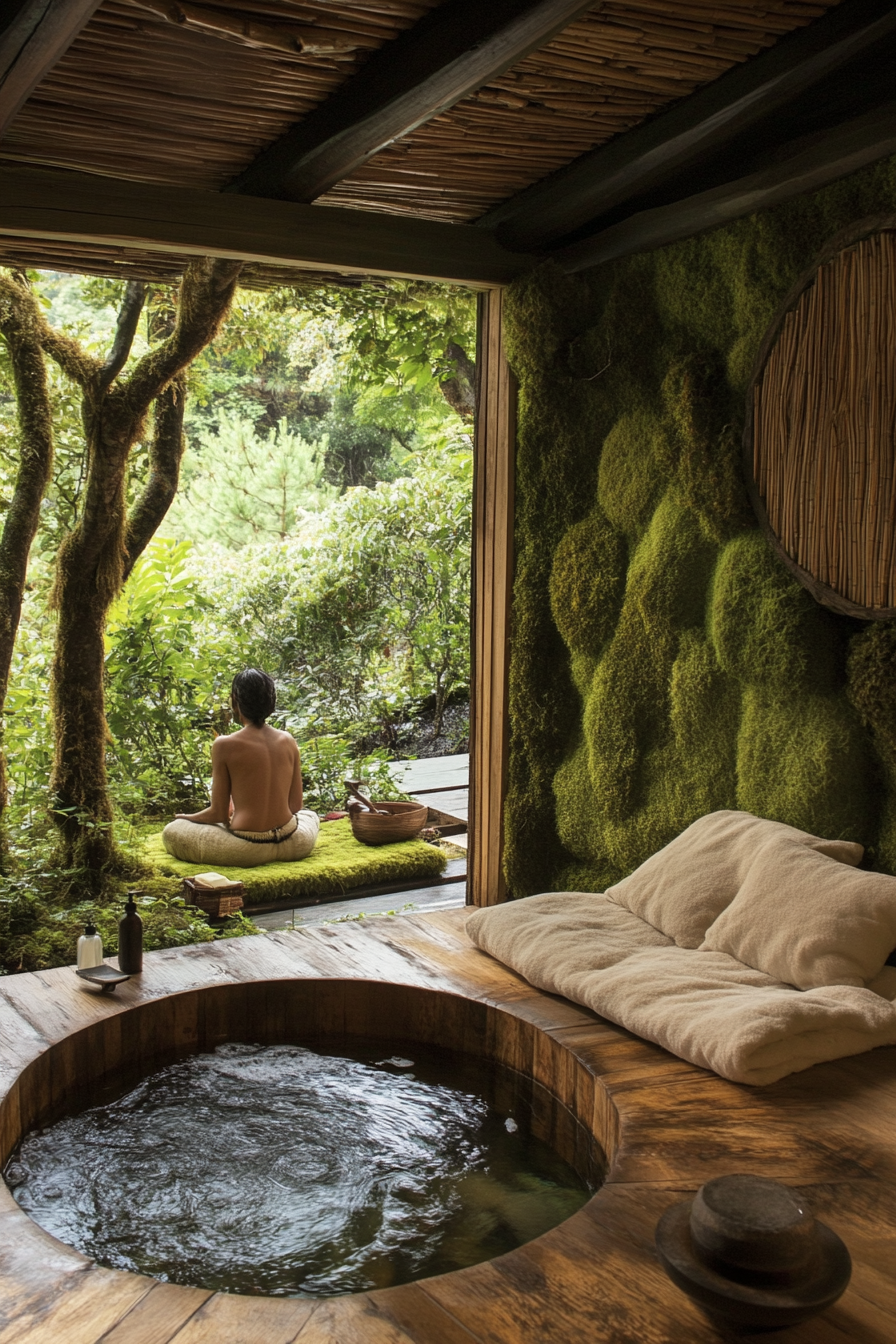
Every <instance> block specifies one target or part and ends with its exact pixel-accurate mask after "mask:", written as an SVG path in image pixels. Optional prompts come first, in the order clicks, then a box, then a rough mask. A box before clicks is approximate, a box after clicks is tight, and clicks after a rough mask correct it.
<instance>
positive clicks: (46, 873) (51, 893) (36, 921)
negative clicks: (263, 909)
mask: <svg viewBox="0 0 896 1344" xmlns="http://www.w3.org/2000/svg"><path fill="white" fill-rule="evenodd" d="M133 868H134V871H133V873H132V875H131V881H130V885H131V886H133V887H137V888H139V890H140V891H141V893H142V895H141V896H140V897H139V898H138V904H139V912H140V917H141V919H142V920H143V946H144V948H145V950H146V951H147V952H153V951H155V950H157V949H158V948H163V947H185V946H187V945H189V944H191V943H209V942H212V941H213V940H214V939H215V938H219V937H223V938H233V937H237V938H238V937H244V936H245V935H246V934H253V933H257V932H258V930H257V929H256V927H255V925H254V924H252V923H251V922H250V921H249V920H248V919H244V918H242V917H236V918H234V919H230V920H228V921H227V923H226V924H225V925H223V926H222V928H221V929H220V930H213V929H212V928H210V926H209V924H208V921H207V920H206V918H205V915H204V914H202V912H201V911H199V910H197V909H195V907H193V906H188V905H186V904H185V903H184V900H183V897H182V896H181V894H180V890H181V883H180V882H179V881H177V880H175V879H173V878H165V877H160V876H159V875H158V874H152V873H151V872H150V870H148V869H147V868H145V866H143V865H140V864H139V863H135V864H133ZM127 890H128V883H126V882H124V881H122V880H116V879H114V878H111V877H106V879H105V880H104V882H103V884H102V886H101V888H100V889H99V890H98V891H90V888H89V884H88V882H87V875H86V874H85V872H84V871H83V870H82V869H74V868H73V869H64V868H56V867H54V866H53V864H52V862H51V861H50V860H48V858H47V849H46V846H45V845H34V844H32V845H30V846H28V847H27V848H25V849H23V850H19V852H18V853H17V854H16V855H15V856H14V858H13V861H12V863H11V865H10V867H9V868H8V870H7V871H6V872H5V873H4V874H3V875H2V876H0V975H2V974H9V973H11V972H15V971H42V970H45V969H47V968H49V967H52V966H71V965H73V964H74V962H75V955H76V945H77V941H78V938H79V937H80V935H81V934H82V933H83V932H84V925H85V924H87V923H92V924H94V925H95V926H96V928H97V931H98V932H99V934H100V936H101V938H102V940H103V947H104V949H105V952H106V955H107V956H109V955H113V956H114V954H115V952H116V951H117V947H118V920H119V919H120V918H121V916H122V914H123V909H124V897H125V892H126V891H127ZM88 892H89V894H88Z"/></svg>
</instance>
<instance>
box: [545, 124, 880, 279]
mask: <svg viewBox="0 0 896 1344" xmlns="http://www.w3.org/2000/svg"><path fill="white" fill-rule="evenodd" d="M809 139H810V141H811V143H809V144H808V145H807V143H806V141H805V140H801V141H799V142H797V143H796V144H791V145H785V146H784V147H783V148H782V149H781V150H780V151H779V153H778V158H777V162H775V163H774V164H773V165H772V166H770V167H768V168H765V169H763V170H762V171H761V172H757V173H752V174H751V175H750V176H749V177H743V178H739V179H738V180H737V181H735V182H728V183H726V184H725V185H724V186H721V187H716V188H714V189H713V190H712V191H704V192H700V193H699V194H698V195H696V196H689V197H687V198H686V199H685V200H682V201H675V202H674V203H673V204H671V205H663V206H659V207H658V208H657V209H655V210H644V211H642V212H641V213H640V214H635V215H630V216H629V218H628V219H625V220H622V221H621V222H620V223H618V224H614V225H613V226H612V227H611V228H609V229H605V230H603V232H601V233H597V234H595V235H594V236H593V237H591V238H584V239H582V240H581V241H579V242H577V243H573V244H571V245H570V246H568V247H564V248H560V249H558V250H557V251H555V252H553V253H552V254H551V255H552V257H553V258H554V259H555V260H556V261H557V262H558V264H559V265H560V266H561V267H562V268H563V270H565V271H568V272H571V271H582V270H585V269H586V268H587V267H589V266H597V265H599V264H601V263H602V262H606V261H614V260H616V259H617V258H618V257H625V256H629V255H631V254H632V253H633V252H646V251H649V250H650V249H651V248H655V247H664V246H666V244H668V243H675V242H678V241H679V240H680V239H682V238H690V237H691V236H692V235H693V234H695V233H702V232H704V231H705V230H706V229H714V228H717V227H718V226H719V225H720V224H727V223H728V222H729V221H730V220H732V219H739V218H741V217H742V216H744V215H751V214H753V213H754V211H756V210H766V209H768V208H769V207H770V206H773V205H780V204H781V203H782V202H783V201H789V200H792V199H793V198H794V197H795V196H802V195H804V194H805V193H806V192H809V191H816V190H817V189H818V188H819V187H824V186H827V184H828V183H829V182H834V181H836V180H837V178H840V177H846V176H847V175H848V174H849V173H854V172H857V171H858V169H860V168H865V167H866V166H867V165H868V164H869V163H874V162H875V161H876V160H877V159H882V158H885V157H887V156H888V155H890V154H896V102H894V103H888V104H887V105H886V106H885V107H882V108H879V109H878V110H877V111H876V112H871V113H869V114H868V115H867V116H864V117H858V118H856V119H855V120H854V121H850V122H847V123H846V124H845V125H844V126H840V127H838V128H837V129H836V130H833V131H829V132H826V133H825V134H823V135H820V136H812V137H810V138H809Z"/></svg>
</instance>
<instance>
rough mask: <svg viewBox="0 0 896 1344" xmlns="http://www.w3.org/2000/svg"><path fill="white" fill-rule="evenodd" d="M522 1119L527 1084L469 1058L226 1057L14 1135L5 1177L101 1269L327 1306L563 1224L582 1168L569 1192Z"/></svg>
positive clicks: (376, 1050) (238, 1050)
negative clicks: (329, 1300) (329, 1299)
mask: <svg viewBox="0 0 896 1344" xmlns="http://www.w3.org/2000/svg"><path fill="white" fill-rule="evenodd" d="M540 1106H541V1111H542V1113H543V1112H544V1109H545V1108H544V1097H543V1096H542V1098H541V1102H540ZM532 1114H533V1093H532V1086H531V1083H528V1082H527V1081H526V1080H523V1079H521V1078H520V1077H519V1075H516V1074H512V1073H510V1071H509V1070H503V1069H500V1068H497V1067H496V1066H495V1065H494V1064H487V1065H486V1064H483V1063H481V1062H480V1061H477V1060H474V1059H472V1058H470V1057H467V1056H461V1057H458V1056H453V1055H450V1054H449V1053H448V1052H442V1051H437V1050H433V1049H424V1048H423V1047H420V1046H416V1045H415V1046H408V1047H406V1049H405V1051H404V1053H401V1054H396V1053H389V1054H385V1053H384V1052H383V1047H382V1044H380V1045H379V1046H377V1045H375V1044H372V1045H370V1046H369V1047H367V1046H363V1045H360V1044H359V1043H357V1042H354V1043H352V1044H351V1045H350V1046H346V1045H344V1044H343V1045H342V1046H340V1047H339V1050H338V1051H336V1052H333V1048H332V1047H329V1048H328V1049H327V1051H326V1052H323V1051H321V1050H317V1049H314V1050H313V1049H310V1048H306V1047H303V1046H296V1045H279V1046H264V1047H262V1046H255V1045H242V1044H232V1045H223V1046H220V1047H219V1048H218V1049H217V1050H215V1051H214V1052H213V1053H210V1054H204V1055H196V1056H191V1057H189V1058H187V1059H182V1060H180V1061H179V1062H177V1063H174V1064H171V1065H169V1066H168V1067H166V1068H163V1069H161V1070H159V1071H158V1072H157V1073H155V1074H153V1075H152V1076H150V1077H148V1078H145V1079H143V1080H142V1081H140V1082H139V1083H138V1084H137V1086H136V1087H133V1086H132V1087H131V1088H130V1090H128V1091H127V1092H124V1093H123V1094H122V1095H117V1096H114V1097H113V1098H112V1099H111V1100H106V1101H104V1103H103V1104H101V1105H97V1106H94V1107H92V1108H91V1109H89V1110H85V1111H83V1112H81V1113H80V1114H78V1115H74V1116H69V1117H66V1118H64V1119H62V1120H60V1121H58V1122H57V1123H55V1124H53V1125H51V1126H49V1127H48V1128H47V1129H45V1130H43V1131H39V1132H34V1133H31V1134H29V1135H27V1136H26V1138H25V1139H24V1140H23V1142H22V1144H21V1145H20V1147H19V1149H18V1151H17V1152H16V1153H15V1154H14V1155H13V1157H12V1158H11V1159H10V1161H9V1163H8V1164H7V1168H6V1171H5V1176H6V1180H7V1182H8V1184H9V1185H10V1187H11V1188H12V1190H13V1193H14V1195H15V1198H16V1199H17V1200H18V1202H19V1204H20V1205H21V1206H22V1208H23V1209H25V1210H27V1212H28V1213H29V1214H30V1215H31V1216H32V1217H33V1218H34V1219H35V1220H36V1221H37V1222H38V1223H40V1225H41V1226H42V1227H44V1228H46V1230H47V1231H48V1232H52V1233H53V1234H54V1235H55V1236H57V1237H59V1238H60V1240H62V1241H64V1242H66V1243H68V1244H69V1245H71V1246H75V1247H77V1248H78V1249H79V1250H81V1251H82V1252H83V1253H84V1254H85V1255H88V1256H90V1257H91V1258H93V1259H94V1260H97V1261H98V1262H99V1263H100V1264H103V1265H108V1266H110V1267H114V1268H118V1269H126V1270H133V1271H137V1272H140V1273H144V1274H151V1275H154V1276H155V1277H156V1278H159V1279H162V1280H165V1281H170V1282H174V1283H181V1284H197V1285H202V1286H203V1287H208V1288H213V1289H219V1290H224V1291H230V1292H240V1293H264V1294H281V1295H290V1296H302V1297H306V1296H311V1297H322V1296H328V1295H331V1294H337V1293H348V1292H361V1291H364V1290H367V1289H371V1288H382V1287H387V1286H389V1285H392V1284H398V1283H406V1282H408V1281H410V1280H412V1279H418V1278H423V1277H426V1276H428V1275H431V1274H439V1273H445V1272H448V1271H450V1270H455V1269H460V1268H463V1267H464V1266H467V1265H471V1264H476V1263H478V1262H480V1261H482V1260H486V1259H489V1258H491V1257H493V1256H495V1255H500V1254H502V1253H504V1252H505V1251H509V1250H512V1249H513V1248H514V1247H516V1246H518V1245H520V1244H521V1243H522V1242H525V1241H528V1240H530V1239H531V1238H533V1237H536V1236H539V1235H540V1234H542V1233H543V1232H545V1231H547V1230H548V1229H549V1228H551V1227H553V1226H554V1225H556V1224H557V1223H558V1222H561V1221H562V1220H563V1219H565V1218H567V1217H568V1216H570V1215H571V1214H572V1213H574V1212H575V1211H576V1210H577V1209H578V1208H579V1207H580V1206H581V1205H582V1204H583V1203H584V1202H585V1200H586V1199H588V1197H589V1194H590V1192H591V1190H592V1189H593V1186H594V1172H595V1171H596V1170H597V1164H596V1161H590V1165H589V1171H588V1174H587V1175H578V1174H577V1173H576V1171H574V1170H573V1169H572V1167H571V1166H569V1165H568V1164H567V1163H566V1162H565V1161H564V1160H563V1159H562V1158H561V1157H559V1156H558V1154H557V1153H556V1152H555V1151H554V1150H553V1149H552V1148H551V1147H549V1146H548V1145H547V1144H546V1143H544V1142H542V1141H541V1140H540V1139H538V1138H536V1137H535V1136H534V1134H533V1133H532V1132H531V1123H530V1122H531V1117H532ZM579 1147H581V1144H580V1145H579Z"/></svg>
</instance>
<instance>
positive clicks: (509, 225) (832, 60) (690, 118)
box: [479, 0, 896, 250]
mask: <svg viewBox="0 0 896 1344" xmlns="http://www.w3.org/2000/svg"><path fill="white" fill-rule="evenodd" d="M894 33H896V5H894V4H893V2H892V0H844V3H842V4H840V5H838V6H837V7H836V8H835V9H833V10H831V11H829V12H828V13H827V14H826V15H824V16H823V17H822V18H820V19H818V20H816V22H814V23H813V24H811V25H810V26H809V27H807V28H802V29H800V30H799V31H797V32H795V33H792V34H790V35H789V36H788V37H786V38H784V39H782V40H781V41H780V42H779V43H777V44H776V45H775V46H774V47H772V48H771V49H770V50H769V51H766V52H764V53H762V54H761V55H759V56H754V57H753V58H752V59H751V60H749V61H747V62H745V63H744V64H743V65H740V66H737V67H735V68H734V69H733V70H730V71H728V73H727V74H725V75H722V76H720V77H719V78H718V79H716V80H713V81H712V83H710V84H707V85H705V86H704V88H702V89H700V90H698V92H696V93H694V94H691V95H690V96H689V97H688V98H685V99H682V101H681V102H679V103H677V104H676V105H675V106H674V107H672V108H671V109H670V110H669V111H668V112H664V113H660V114H659V115H658V116H655V117H653V118H652V119H650V120H648V121H647V122H645V123H644V124H643V125H641V126H638V127H635V128H634V129H633V130H631V131H627V132H626V133H624V134H623V135H619V136H617V137H615V138H614V139H613V140H611V141H610V143H609V144H607V145H604V146H602V147H601V148H599V149H596V150H592V151H591V152H589V153H587V154H583V155H582V156H581V157H580V158H578V159H576V160H575V161H574V162H573V163H571V164H569V165H568V166H567V167H566V168H562V169H560V171H559V172H557V173H554V174H552V175H551V176H550V177H547V178H544V179H543V180H542V181H541V182H538V183H536V184H535V185H534V186H532V187H529V188H528V189H527V190H525V191H523V192H520V193H519V194H518V195H517V196H515V197H513V198H512V199H511V200H509V201H505V202H502V204H501V205H499V206H497V207H496V208H495V209H493V210H490V211H489V212H488V213H487V214H486V215H484V216H483V217H482V219H481V220H480V221H479V223H480V224H482V225H483V226H484V227H486V228H489V229H495V230H496V232H497V234H498V237H499V238H500V239H501V241H502V242H503V243H504V244H505V246H507V247H519V248H522V249H525V250H537V249H541V248H543V247H547V246H550V245H551V244H552V243H555V242H557V241H558V240H560V239H562V238H564V237H565V236H567V235H569V234H574V233H575V232H576V231H577V230H580V229H582V228H583V227H585V226H587V225H589V224H590V223H591V222H598V221H599V220H600V218H601V216H605V215H607V214H608V213H609V212H610V211H614V210H617V209H619V208H620V207H624V205H625V203H626V201H628V200H633V199H634V198H637V197H641V196H643V195H644V194H645V193H648V192H651V191H656V190H657V189H662V188H668V187H669V186H670V185H674V183H675V182H676V179H677V178H679V177H680V175H682V174H683V173H685V172H687V171H688V170H691V169H694V168H697V167H699V166H700V164H701V163H703V162H705V161H706V160H707V159H709V158H711V156H713V155H718V154H719V153H721V152H724V150H725V147H726V146H727V145H728V144H730V143H731V142H732V141H734V140H735V138H736V137H737V136H738V135H743V133H744V132H745V131H749V130H750V129H751V128H752V127H755V126H756V125H757V124H758V123H759V122H761V121H762V120H763V119H764V118H767V117H769V116H771V115H772V114H777V113H780V112H781V111H782V110H783V109H786V107H787V105H788V104H792V103H793V102H794V101H795V100H797V99H799V97H800V96H801V95H806V93H807V91H808V90H811V89H812V88H813V86H816V85H819V84H821V83H822V81H824V79H825V78H826V77H829V76H831V75H832V74H833V73H834V72H836V71H837V70H838V69H840V68H841V67H843V66H844V65H846V63H847V62H849V61H853V60H855V59H856V58H857V57H860V56H862V55H863V54H864V53H868V52H870V51H872V50H873V49H874V48H875V47H877V46H879V45H880V44H881V43H883V42H885V41H886V39H887V38H889V37H891V36H892V34H894ZM608 222H609V221H608Z"/></svg>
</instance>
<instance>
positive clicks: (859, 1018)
mask: <svg viewBox="0 0 896 1344" xmlns="http://www.w3.org/2000/svg"><path fill="white" fill-rule="evenodd" d="M466 930H467V933H468V934H469V935H470V937H471V938H472V939H473V942H474V943H476V944H477V946H478V947H481V948H482V949H483V951H485V952H489V953H490V954H491V955H492V956H494V957H496V958H497V959H498V960H499V961H502V962H504V964H505V965H507V966H510V967H512V968H513V970H515V971H519V973H520V974H521V975H523V976H525V978H526V979H527V980H528V981H529V982H530V984H533V985H535V986H536V987H537V988H538V989H544V990H547V991H548V992H549V993H553V994H562V995H563V996H564V997H565V998H568V999H572V1000H573V1001H574V1002H575V1003H581V1004H584V1005H585V1006H586V1007H587V1008H591V1009H592V1010H593V1011H594V1012H595V1013H598V1014H599V1015H600V1016H601V1017H606V1018H609V1020H610V1021H611V1022H616V1023H618V1024H619V1025H620V1026H622V1027H625V1028H627V1029H628V1030H629V1031H633V1032H635V1033H636V1034H637V1035H639V1036H643V1037H645V1038H646V1039H647V1040H649V1041H654V1042H655V1043H656V1044H657V1045H661V1046H663V1047H664V1048H665V1049H667V1050H671V1051H672V1053H673V1054H676V1055H679V1056H680V1057H681V1058H682V1059H687V1060H690V1061H691V1063H693V1064H699V1065H700V1066H701V1067H702V1068H705V1069H712V1070H713V1071H714V1072H715V1073H718V1074H721V1076H722V1077H723V1078H729V1079H730V1080H731V1081H732V1082H736V1083H752V1084H756V1085H763V1084H767V1083H773V1082H776V1081H777V1080H778V1079H779V1078H784V1077H786V1076H787V1074H789V1073H796V1072H798V1071H799V1070H800V1069H807V1068H809V1067H810V1066H811V1065H812V1064H819V1063H822V1062H823V1061H825V1060H831V1059H840V1058H842V1057H843V1056H845V1055H854V1054H860V1053H861V1052H862V1051H865V1050H871V1049H873V1048H874V1047H875V1046H878V1045H893V1044H896V1004H894V1003H893V1002H891V1001H890V999H891V998H892V997H894V996H896V976H892V977H888V976H887V975H886V974H885V973H882V974H881V976H879V977H878V979H877V980H876V981H875V982H874V990H872V989H858V988H853V987H851V986H845V985H832V986H827V987H825V988H822V989H811V990H799V989H795V988H794V987H793V986H792V985H786V984H783V983H782V982H781V981H780V980H775V979H773V977H772V976H770V975H765V974H764V973H763V972H762V971H756V970H753V969H752V967H750V966H745V965H744V963H743V962H740V961H737V960H736V959H735V958H734V957H731V956H729V955H728V954H727V953H724V952H701V951H694V950H691V949H689V948H683V947H676V946H675V944H674V943H673V942H672V940H671V938H667V937H666V936H665V935H664V934H662V933H659V932H658V930H656V929H654V928H653V927H652V926H651V925H650V924H647V923H646V921H644V920H642V919H641V918H640V917H639V916H637V915H633V914H632V913H631V912H630V911H627V910H625V909H624V908H622V907H620V906H617V905H615V903H614V902H613V901H610V900H608V899H607V897H605V896H597V895H590V894H584V895H583V894H580V893H560V892H557V893H551V894H550V895H547V896H530V897H529V898H528V899H526V900H523V901H513V902H510V903H508V904H507V905H499V906H493V907H491V908H489V909H485V910H478V911H477V912H476V914H475V915H473V916H472V917H471V918H470V919H468V920H467V923H466ZM893 969H894V968H892V967H888V968H886V970H893ZM875 991H879V992H875ZM885 995H886V996H887V997H884V996H885Z"/></svg>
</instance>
